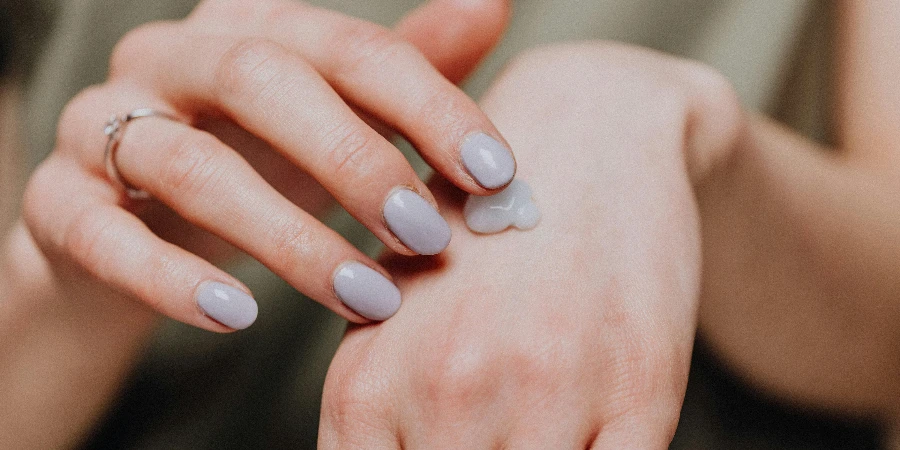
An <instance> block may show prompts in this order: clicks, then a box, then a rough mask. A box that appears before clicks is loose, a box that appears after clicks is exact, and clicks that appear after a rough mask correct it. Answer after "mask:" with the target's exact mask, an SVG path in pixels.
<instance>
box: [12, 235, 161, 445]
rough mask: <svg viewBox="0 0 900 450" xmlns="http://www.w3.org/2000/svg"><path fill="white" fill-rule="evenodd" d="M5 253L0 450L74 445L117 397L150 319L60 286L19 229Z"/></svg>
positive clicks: (105, 296) (105, 297)
mask: <svg viewBox="0 0 900 450" xmlns="http://www.w3.org/2000/svg"><path fill="white" fill-rule="evenodd" d="M2 256H3V260H2V270H0V279H2V280H0V281H2V288H0V404H3V405H4V406H3V408H2V410H0V448H59V447H63V446H69V445H73V444H75V443H76V442H77V441H78V440H79V439H80V438H82V437H83V436H84V434H85V433H86V432H87V431H88V430H89V429H90V426H91V424H92V423H93V422H94V421H95V420H97V418H98V417H99V416H100V415H101V413H102V412H103V410H104V409H105V408H106V407H107V405H108V404H109V402H110V401H111V400H112V398H113V397H114V395H115V394H116V392H117V390H118V388H119V386H120V384H121V382H122V381H123V379H124V378H125V376H126V375H127V372H128V371H129V370H130V368H131V367H132V365H133V363H134V361H135V359H136V358H137V357H138V355H139V354H140V350H141V348H142V346H143V343H144V342H146V338H147V333H148V331H149V330H150V329H151V325H152V321H153V318H152V315H150V314H149V313H146V312H144V313H141V312H140V311H138V312H137V314H135V308H133V307H132V302H130V301H127V300H125V301H123V300H122V299H118V298H115V294H111V293H109V292H106V291H100V290H96V289H94V288H93V287H91V286H87V285H71V286H69V287H66V288H62V286H63V284H61V283H58V282H57V281H56V280H55V279H54V275H53V274H51V273H50V272H49V271H48V268H47V266H46V262H45V261H44V259H43V256H42V255H41V254H40V252H38V251H37V249H36V247H34V244H33V243H32V242H31V240H30V237H29V236H28V234H27V232H26V231H25V230H24V227H22V226H18V227H16V228H15V229H14V230H13V232H12V234H10V236H9V237H8V239H7V240H6V242H5V246H4V247H3V255H2ZM67 286H68V285H67Z"/></svg>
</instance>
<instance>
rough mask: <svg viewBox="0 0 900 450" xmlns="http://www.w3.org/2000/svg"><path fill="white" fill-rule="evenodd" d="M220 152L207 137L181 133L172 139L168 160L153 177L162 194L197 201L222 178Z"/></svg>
mask: <svg viewBox="0 0 900 450" xmlns="http://www.w3.org/2000/svg"><path fill="white" fill-rule="evenodd" d="M223 156H224V155H223V152H221V151H220V149H219V146H218V141H216V139H215V138H214V137H212V136H210V135H207V134H203V133H195V132H193V131H192V130H191V131H185V132H183V133H182V134H181V135H180V136H179V137H177V138H175V140H174V143H173V144H172V147H171V149H170V150H169V158H168V160H167V162H166V163H165V164H163V165H162V166H161V167H160V173H159V174H158V176H157V177H156V178H157V180H158V182H159V183H160V184H161V186H160V188H161V190H162V191H165V192H169V193H170V195H174V196H180V197H182V198H200V197H202V196H203V194H204V192H206V190H207V189H210V188H212V187H213V186H214V185H215V184H216V183H218V182H219V181H220V180H221V179H222V176H223V171H224V169H223V166H224V161H222V159H223Z"/></svg>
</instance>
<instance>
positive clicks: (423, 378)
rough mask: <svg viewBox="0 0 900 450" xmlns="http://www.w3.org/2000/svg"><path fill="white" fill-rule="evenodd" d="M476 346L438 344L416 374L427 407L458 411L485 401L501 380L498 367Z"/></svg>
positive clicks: (481, 347)
mask: <svg viewBox="0 0 900 450" xmlns="http://www.w3.org/2000/svg"><path fill="white" fill-rule="evenodd" d="M496 363H497V361H496V360H495V358H492V357H491V356H489V354H488V353H487V351H486V349H485V348H484V347H483V346H481V345H478V344H470V345H469V344H462V343H459V342H458V341H457V342H454V341H450V342H447V343H444V344H442V345H440V347H438V348H437V349H436V352H434V353H432V355H431V356H430V357H429V361H428V364H423V365H421V366H419V367H420V369H419V371H418V377H419V378H420V379H419V380H418V382H417V383H416V385H417V386H420V389H423V390H424V391H423V392H422V395H423V396H424V398H426V399H427V400H428V401H429V402H430V403H431V404H434V405H437V406H438V407H440V408H445V409H446V410H448V411H458V410H461V409H465V408H467V407H468V406H471V405H475V404H479V403H482V402H484V401H486V400H488V399H489V398H490V397H491V396H492V395H493V394H494V393H496V389H497V386H498V383H499V382H500V380H501V379H502V376H501V375H502V373H501V371H500V370H498V369H500V366H499V364H496Z"/></svg>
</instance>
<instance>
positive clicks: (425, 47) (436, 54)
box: [395, 0, 511, 83]
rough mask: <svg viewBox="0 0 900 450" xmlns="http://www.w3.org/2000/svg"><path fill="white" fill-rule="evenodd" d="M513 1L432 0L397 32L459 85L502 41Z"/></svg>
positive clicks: (396, 28)
mask: <svg viewBox="0 0 900 450" xmlns="http://www.w3.org/2000/svg"><path fill="white" fill-rule="evenodd" d="M510 12H511V11H510V0H431V1H429V2H427V3H425V4H424V5H422V6H420V7H418V8H416V9H415V10H413V11H412V12H410V13H409V14H407V15H406V16H405V17H404V18H403V19H401V20H400V22H399V23H398V24H397V26H396V27H395V30H396V31H397V32H398V33H399V34H400V35H401V36H403V37H404V38H405V39H406V40H407V41H409V42H411V43H412V44H413V45H415V46H416V47H417V48H418V49H419V50H420V51H421V52H422V53H424V54H425V57H427V58H428V60H429V61H431V64H433V65H434V66H435V67H436V68H437V69H438V71H440V72H441V73H442V74H444V76H445V77H447V79H449V80H450V81H452V82H454V83H459V82H460V81H462V80H463V79H464V78H465V77H466V76H468V75H469V74H470V73H471V72H472V71H473V70H474V69H475V67H476V66H477V65H478V63H479V62H481V60H482V59H483V58H484V57H485V56H487V54H488V52H490V51H491V49H492V48H494V46H495V45H496V44H497V43H498V42H499V41H500V38H501V37H502V36H503V31H504V30H506V26H507V24H508V23H509V18H510Z"/></svg>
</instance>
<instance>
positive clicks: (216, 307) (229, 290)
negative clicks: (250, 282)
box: [197, 281, 259, 330]
mask: <svg viewBox="0 0 900 450" xmlns="http://www.w3.org/2000/svg"><path fill="white" fill-rule="evenodd" d="M197 304H198V305H200V309H202V310H203V312H204V313H206V315H207V316H209V317H210V318H212V319H213V320H215V321H216V322H219V323H221V324H222V325H225V326H226V327H230V328H234V329H235V330H243V329H244V328H247V327H249V326H250V325H253V322H254V321H256V315H257V314H258V313H259V307H258V306H257V305H256V300H253V297H251V296H249V295H247V294H246V293H245V292H244V291H242V290H240V289H237V288H234V287H231V286H229V285H227V284H224V283H219V282H216V281H210V282H207V283H205V284H204V285H203V286H201V287H200V289H199V290H198V291H197Z"/></svg>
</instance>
